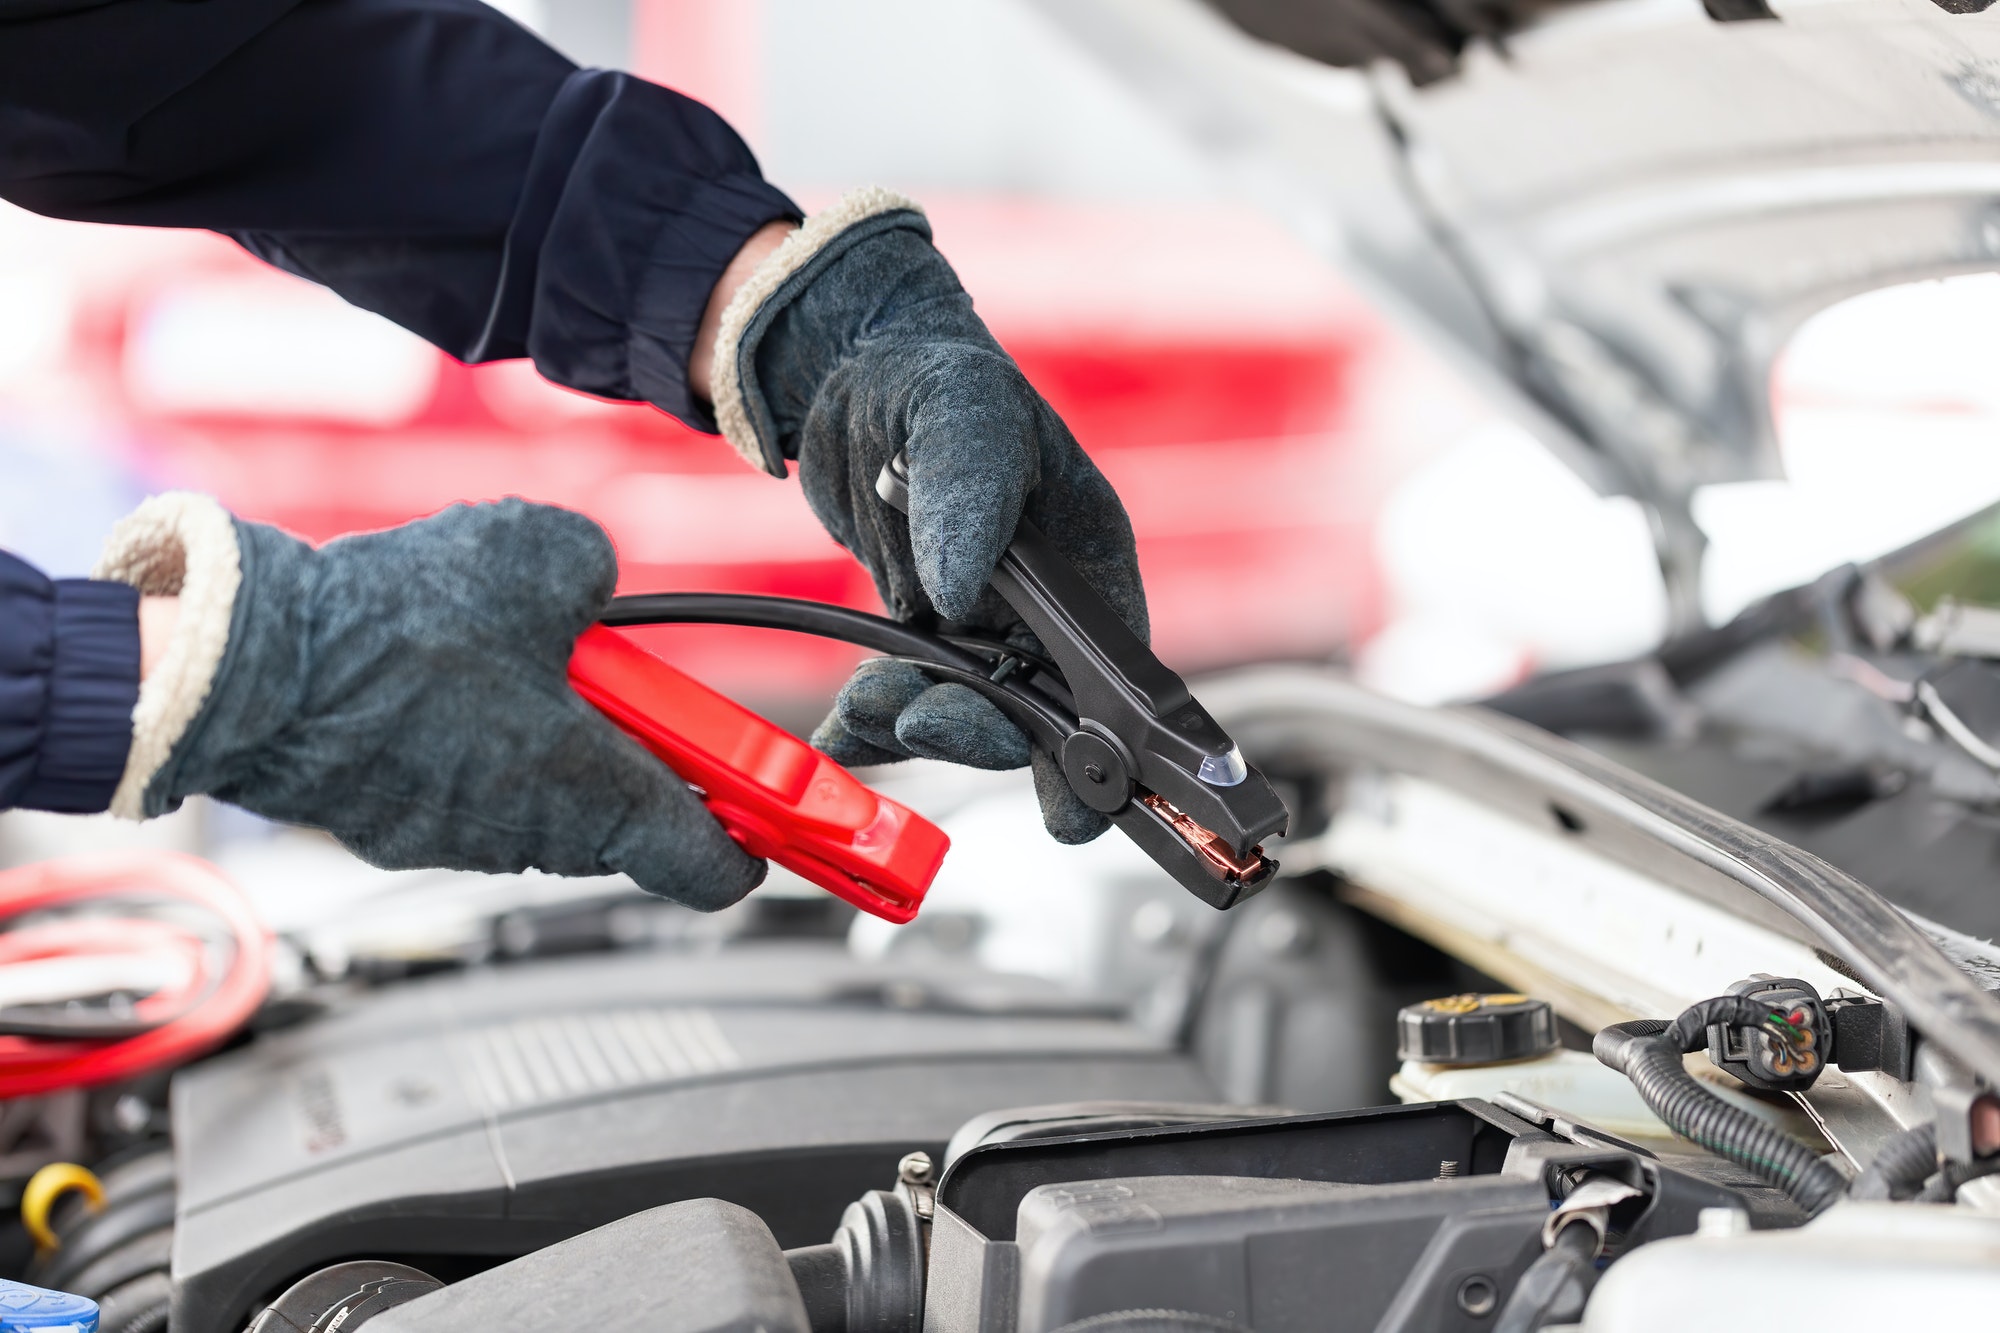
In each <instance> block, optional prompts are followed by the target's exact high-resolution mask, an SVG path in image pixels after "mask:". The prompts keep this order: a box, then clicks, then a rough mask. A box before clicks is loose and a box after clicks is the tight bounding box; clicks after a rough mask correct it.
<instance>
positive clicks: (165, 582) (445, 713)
mask: <svg viewBox="0 0 2000 1333" xmlns="http://www.w3.org/2000/svg"><path fill="white" fill-rule="evenodd" d="M617 572H618V566H617V559H616V557H615V556H614V554H613V553H612V549H611V543H610V541H609V540H608V539H607V538H606V537H605V535H604V533H603V531H602V530H600V529H599V528H598V526H597V525H596V524H595V523H592V522H591V521H590V520H589V519H587V518H585V517H583V516H582V515H581V514H574V513H570V512H568V511H567V510H562V509H554V508H550V507H548V506H546V505H534V504H527V503H525V502H523V501H520V500H506V501H502V502H501V503H499V504H482V505H455V506H453V507H452V508H450V509H447V510H445V511H444V512H443V513H440V514H436V515H433V516H432V517H430V518H426V519H422V520H420V521H418V522H415V523H409V524H406V525H404V526H402V527H399V528H393V529H391V530H389V531H387V532H377V533H371V534H367V535H364V536H358V537H344V538H341V539H340V540H338V541H334V542H329V543H328V544H327V545H326V546H324V547H322V548H320V549H318V550H314V549H313V548H312V547H310V546H308V545H306V544H305V543H304V542H301V541H298V540H296V539H295V538H292V537H288V536H286V535H285V534H284V533H282V532H280V531H278V530H277V529H276V528H270V527H264V526H262V525H260V524H255V523H245V522H242V521H240V520H237V519H233V518H231V516H230V515H229V514H228V513H226V512H225V511H224V510H223V509H222V508H221V507H220V506H219V505H217V504H216V503H215V502H214V501H212V500H209V499H207V498H205V497H202V496H193V495H185V494H179V495H167V496H160V497H157V498H155V499H153V500H149V501H147V502H146V503H145V504H144V505H142V506H140V508H139V509H138V510H137V511H136V512H135V513H134V514H133V515H132V516H131V517H130V518H127V519H126V520H125V521H124V522H123V523H122V524H120V526H119V528H118V530H117V531H116V532H114V534H113V536H112V538H111V542H110V545H109V547H108V548H107V551H106V555H105V558H104V560H103V561H102V562H100V565H99V577H102V578H115V579H120V580H122V581H124V582H127V583H131V584H133V585H135V586H137V587H138V588H139V590H140V591H141V592H142V593H155V594H163V595H164V594H174V595H178V596H179V597H180V599H181V619H180V623H179V625H178V626H177V627H176V629H175V631H174V635H173V638H172V640H171V641H170V643H169V645H168V649H167V653H166V656H165V658H164V659H163V661H162V662H161V663H160V665H159V666H158V667H156V668H155V670H154V673H153V675H152V676H150V677H148V679H147V681H146V683H145V685H144V686H143V687H142V688H141V691H140V698H139V704H138V707H137V709H136V710H135V712H134V716H133V722H134V727H133V730H134V739H133V747H132V753H131V756H130V759H129V760H128V762H127V766H126V773H125V779H124V782H123V783H122V784H121V786H120V788H119V790H118V793H117V795H116V796H115V797H114V798H113V802H112V808H113V809H114V810H116V811H118V812H119V813H122V814H126V815H129V816H132V817H135V818H139V817H149V816H153V815H158V814H162V813H165V812H166V811H169V810H173V809H175V808H177V807H178V806H179V805H180V803H181V802H182V800H184V799H185V798H186V797H188V796H191V795H195V794H197V793H201V794H206V795H210V796H214V797H216V798H217V799H219V800H224V801H228V802H230V803H231V804H233V805H240V806H242V807H243V808H244V809H246V810H251V811H255V812H256V813H257V814H260V815H264V816H266V817H267V818H270V819H276V820H282V821H284V822H286V823H291V824H307V825H312V826H315V827H318V828H323V829H325V830H327V831H328V832H329V833H331V834H333V836H334V837H336V838H338V839H339V840H340V841H341V843H342V844H344V845H345V846H346V847H347V848H348V849H349V850H351V851H353V852H354V853H355V854H356V855H358V856H360V857H361V858H362V859H364V860H366V861H369V862H371V863H372V864H375V865H378V866H384V867H387V868H391V869H412V868H417V867H432V866H437V867H446V868H450V869H455V870H483V871H517V870H526V869H529V868H531V867H532V868H536V869H540V870H546V871H550V872H552V873H554V874H558V875H607V874H614V873H619V872H623V873H625V874H628V875H630V876H631V877H632V878H633V879H634V880H636V881H637V882H638V883H639V885H640V886H641V887H642V888H645V889H648V890H650V891H651V892H653V893H657V894H660V895H662V896H663V897H668V898H673V899H675V900H677V901H680V902H683V903H686V904H688V905H689V906H691V907H697V908H702V909H704V910H711V909H714V908H719V907H725V906H727V905H729V904H730V903H733V902H735V901H736V900H737V899H739V898H741V897H742V896H743V895H744V894H746V893H748V892H749V891H750V890H751V889H752V888H754V887H755V886H756V885H757V883H758V882H759V881H760V880H761V879H762V878H763V875H764V865H763V863H762V862H761V861H756V860H753V859H752V858H751V857H749V856H747V855H745V854H744V852H743V851H742V849H741V848H739V847H738V846H737V845H736V844H735V843H734V842H733V841H731V839H730V838H729V835H728V834H726V833H724V832H723V831H722V829H721V827H720V826H719V825H717V824H716V823H715V821H714V820H713V819H711V818H710V817H709V815H708V812H707V811H706V810H704V809H703V808H702V806H701V803H700V802H699V801H698V800H697V799H696V798H695V796H694V794H693V793H692V792H690V791H689V790H688V788H687V785H686V784H685V783H683V782H682V781H681V780H680V779H679V778H678V777H676V776H675V775H674V774H673V772H672V771H670V770H669V769H667V768H666V767H665V766H664V765H662V764H661V763H660V762H659V761H658V760H657V759H655V758H654V757H653V756H651V755H650V754H648V753H646V752H645V751H644V750H642V749H641V748H640V747H639V746H638V745H637V744H636V743H634V742H633V741H631V740H629V739H627V738H626V737H625V736H624V734H623V733H621V732H619V731H618V730H617V728H615V727H614V726H612V724H611V723H610V722H608V721H606V720H605V719H604V718H603V717H602V716H601V715H600V714H599V713H598V712H597V711H596V710H595V709H593V708H591V707H590V705H588V704H586V703H584V702H583V700H582V699H580V698H578V697H577V695H576V694H575V692H574V691H572V690H571V689H570V687H569V683H568V673H567V667H568V662H569V657H570V653H571V650H572V648H573V647H574V645H575V642H576V637H577V635H578V634H580V633H582V632H583V630H584V629H585V628H586V627H588V626H589V625H590V624H591V622H592V621H594V620H595V619H596V618H597V617H598V615H599V614H601V613H602V612H603V610H604V608H605V606H606V605H607V604H608V603H609V601H610V599H611V592H612V586H613V584H614V583H615V581H616V578H617Z"/></svg>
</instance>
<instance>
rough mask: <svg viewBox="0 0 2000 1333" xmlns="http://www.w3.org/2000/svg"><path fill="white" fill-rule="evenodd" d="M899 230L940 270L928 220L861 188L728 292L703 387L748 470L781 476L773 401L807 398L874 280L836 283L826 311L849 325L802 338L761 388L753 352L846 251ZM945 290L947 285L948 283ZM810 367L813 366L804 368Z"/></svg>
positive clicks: (872, 301)
mask: <svg viewBox="0 0 2000 1333" xmlns="http://www.w3.org/2000/svg"><path fill="white" fill-rule="evenodd" d="M905 229H907V230H908V231H910V232H911V233H913V234H914V235H915V236H916V237H919V238H921V244H922V246H923V249H924V250H925V252H926V253H927V254H928V255H929V256H930V258H931V259H932V260H933V261H935V262H936V263H937V264H938V265H939V266H940V267H943V268H944V270H945V272H946V273H947V274H948V273H949V266H946V265H944V263H943V260H942V258H941V257H939V256H938V255H937V252H936V251H935V250H932V249H931V248H930V236H931V232H930V224H929V222H928V221H926V220H925V218H924V214H923V209H922V208H921V207H920V206H919V205H918V204H917V203H915V202H914V201H913V200H910V199H907V198H905V197H904V196H902V195H899V194H896V193H894V192H893V191H889V190H884V189H879V188H869V189H863V190H855V191H852V192H851V193H849V194H847V195H846V196H844V197H843V198H842V199H841V200H840V202H839V203H837V204H835V205H834V206H833V207H831V208H827V209H823V210H821V211H820V212H818V213H815V214H813V215H812V216H811V217H809V218H807V219H806V220H805V222H804V223H803V224H801V225H800V226H799V227H797V228H796V229H794V230H792V231H790V232H788V233H786V235H785V236H784V238H783V243H782V244H781V245H779V246H778V247H777V248H776V249H774V250H772V251H771V252H770V253H769V254H767V255H765V256H764V257H763V259H762V260H761V262H759V263H758V264H756V265H755V266H754V268H753V269H752V271H751V273H750V275H749V277H748V278H747V279H746V280H745V281H743V282H742V283H741V284H739V285H738V286H737V287H736V289H735V291H734V293H733V294H732V295H731V296H730V299H729V301H728V302H727V303H726V305H725V306H724V308H723V310H722V315H721V321H720V324H719V327H718V328H717V331H716V334H715V339H714V342H713V346H712V353H713V358H714V359H713V361H712V362H711V363H710V375H709V382H708V388H709V392H710V394H711V395H712V397H711V401H712V403H713V405H714V408H715V419H716V424H717V425H718V426H719V427H720V428H721V430H722V434H723V437H724V438H725V439H727V440H728V441H729V444H730V446H731V447H732V448H734V449H735V450H736V452H737V453H738V454H739V455H741V456H742V458H743V460H744V461H745V462H747V463H749V464H750V465H751V466H752V467H759V468H762V469H763V470H764V471H766V472H769V473H770V474H771V475H773V476H777V477H782V476H784V475H785V473H786V471H787V468H786V460H787V458H788V456H789V454H788V451H787V449H786V446H785V443H784V440H783V439H782V438H781V436H782V435H783V434H784V433H785V432H784V428H783V427H784V423H781V422H780V421H778V420H776V419H775V416H776V415H777V409H778V408H779V406H780V402H779V400H780V399H782V398H785V397H788V396H789V397H790V398H792V399H793V400H795V401H794V403H793V406H794V407H797V406H798V400H802V399H807V398H810V397H811V396H812V395H813V393H814V392H815V389H814V387H813V386H814V384H815V383H816V376H815V373H814V372H817V371H824V370H826V369H828V368H830V367H829V366H828V365H827V364H825V363H826V362H827V361H828V360H829V359H838V358H839V357H840V356H841V355H844V352H845V349H844V347H843V346H841V345H840V344H842V343H845V342H847V341H850V340H851V339H852V337H854V336H858V334H859V332H860V326H861V324H862V323H864V322H865V319H866V317H867V312H868V311H869V310H872V309H874V308H875V306H876V304H877V303H878V302H879V298H880V296H881V295H882V292H881V290H880V288H881V287H882V284H883V275H882V274H880V273H879V272H878V273H871V274H868V275H867V276H865V277H863V278H861V279H859V280H857V281H851V282H848V283H845V284H836V286H837V287H838V292H837V295H836V296H835V297H834V298H833V299H832V305H833V306H835V307H836V308H837V309H838V310H844V311H845V312H846V313H847V314H848V315H851V316H853V318H851V319H849V320H848V321H846V322H847V323H848V324H850V325H852V326H853V327H851V328H848V329H847V330H846V332H845V333H838V332H833V331H832V330H828V331H827V332H831V333H832V337H831V338H830V339H829V338H827V337H822V338H818V339H813V340H807V345H804V346H799V347H795V349H794V350H796V351H798V352H799V353H800V355H798V356H791V357H783V358H780V360H781V361H784V362H787V363H788V364H781V365H777V366H774V367H770V368H769V370H770V374H771V378H772V383H771V384H769V385H765V384H763V383H761V382H760V374H759V370H760V362H759V359H758V356H759V352H758V349H759V346H760V345H761V344H762V343H763V341H764V338H765V335H766V334H768V333H771V331H772V327H773V325H774V324H775V323H776V322H777V321H778V320H779V319H780V317H781V316H782V315H783V314H784V313H785V312H786V310H787V309H789V308H790V307H791V306H792V305H793V304H795V303H796V302H797V301H798V300H799V299H800V298H801V297H802V296H803V295H804V293H805V292H806V291H807V290H808V289H812V288H814V287H815V284H816V283H817V282H818V280H819V279H820V278H821V277H822V276H823V275H825V274H826V272H827V270H828V269H829V268H830V267H832V266H833V265H835V264H836V263H838V262H840V261H841V259H842V258H843V257H844V256H845V255H847V254H848V252H849V251H850V250H852V249H854V248H855V247H857V246H859V245H861V244H863V243H865V242H869V241H872V240H874V239H875V238H877V237H879V236H881V235H882V234H883V233H884V232H887V231H897V230H905ZM953 285H954V288H955V287H956V280H955V279H953ZM822 304H825V303H824V302H823V303H822ZM841 324H842V320H841V319H840V318H838V317H836V318H834V320H833V325H834V326H839V325H841ZM814 362H819V363H821V364H817V365H815V364H811V363H814ZM767 390H768V391H769V392H767ZM786 390H789V393H787V392H786ZM794 415H796V414H794ZM792 424H793V425H796V423H795V422H794V423H792Z"/></svg>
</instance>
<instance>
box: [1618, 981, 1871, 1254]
mask: <svg viewBox="0 0 2000 1333" xmlns="http://www.w3.org/2000/svg"><path fill="white" fill-rule="evenodd" d="M1814 998H1815V1003H1817V997H1816V996H1815V997H1814ZM1798 1012H1799V1011H1798V1009H1797V1008H1796V1007H1779V1006H1774V1005H1773V1004H1771V1003H1770V1002H1768V1000H1766V999H1765V998H1763V997H1762V996H1761V995H1759V994H1754V993H1753V994H1747V995H1719V996H1717V997H1715V998H1714V999H1712V1000H1703V1001H1702V1002H1701V1003H1699V1004H1697V1005H1694V1006H1692V1007H1690V1008H1689V1009H1688V1010H1687V1011H1686V1012H1684V1013H1683V1014H1681V1016H1680V1017H1679V1018H1676V1019H1675V1020H1674V1021H1673V1022H1671V1023H1666V1022H1662V1021H1660V1020H1659V1019H1641V1020H1639V1021H1637V1022H1632V1023H1618V1024H1614V1025H1613V1026H1611V1027H1608V1028H1605V1029H1604V1030H1603V1031H1601V1032H1599V1033H1598V1034H1597V1037H1596V1040H1595V1041H1594V1042H1593V1043H1592V1050H1593V1051H1594V1052H1595V1053H1596V1055H1597V1058H1598V1059H1599V1060H1601V1061H1603V1062H1604V1063H1605V1064H1607V1065H1609V1066H1610V1067H1611V1068H1613V1069H1616V1070H1618V1071H1619V1072H1620V1073H1622V1074H1624V1075H1625V1076H1626V1077H1627V1078H1629V1079H1631V1080H1632V1084H1633V1086H1634V1087H1635V1088H1637V1089H1638V1091H1639V1096H1640V1097H1641V1098H1643V1099H1644V1100H1645V1103H1646V1105H1647V1106H1648V1107H1650V1108H1652V1111H1653V1114H1654V1115H1657V1116H1658V1117H1659V1118H1660V1119H1661V1120H1662V1121H1664V1122H1665V1123H1666V1125H1667V1127H1668V1128H1669V1129H1672V1130H1673V1131H1674V1133H1676V1134H1679V1135H1680V1136H1681V1137H1683V1138H1686V1139H1690V1140H1692V1141H1693V1142H1695V1143H1698V1144H1700V1145H1701V1146H1702V1147H1704V1148H1707V1149H1708V1150H1709V1151H1710V1152H1713V1153H1715V1154H1716V1155H1718V1156H1720V1157H1725V1158H1728V1159H1729V1160H1730V1161H1732V1162H1735V1163H1736V1164H1737V1165H1739V1166H1742V1167H1744V1168H1746V1169H1748V1170H1750V1171H1752V1172H1755V1173H1756V1174H1757V1175H1759V1176H1761V1177H1763V1178H1764V1179H1766V1180H1768V1181H1770V1182H1771V1183H1772V1184H1774V1185H1776V1186H1777V1187H1778V1188H1780V1189H1782V1190H1784V1191H1785V1193H1786V1194H1788V1195H1790V1196H1791V1197H1792V1199H1793V1200H1794V1201H1796V1202H1797V1203H1798V1205H1799V1206H1800V1207H1801V1208H1803V1209H1805V1211H1806V1212H1807V1213H1809V1214H1817V1213H1820V1212H1822V1211H1823V1210H1825V1209H1826V1208H1827V1207H1828V1206H1830V1205H1831V1204H1832V1203H1834V1202H1835V1201H1836V1200H1838V1199H1840V1198H1841V1197H1843V1196H1844V1195H1845V1194H1846V1193H1847V1183H1848V1182H1847V1177H1846V1176H1845V1175H1844V1174H1842V1172H1841V1171H1840V1170H1839V1169H1838V1168H1837V1167H1835V1166H1834V1165H1833V1163H1831V1162H1829V1161H1827V1160H1825V1159H1824V1158H1822V1157H1821V1156H1820V1155H1819V1154H1817V1153H1815V1152H1814V1151H1813V1150H1812V1149H1810V1148H1808V1147H1806V1146H1805V1145H1804V1144H1802V1143H1800V1142H1798V1141H1797V1140H1795V1139H1793V1138H1792V1137H1791V1136H1790V1135H1788V1134H1786V1133H1785V1132H1784V1131H1782V1130H1780V1129H1778V1128H1776V1127H1775V1126H1772V1125H1770V1124H1767V1123H1765V1122H1764V1121H1763V1120H1760V1119H1759V1118H1758V1117H1756V1116H1755V1115H1752V1114H1751V1113H1750V1112H1748V1111H1745V1110H1743V1109H1742V1108H1740V1107H1737V1106H1732V1105H1730V1104H1729V1103H1728V1102H1726V1101H1724V1100H1722V1098H1720V1097H1718V1096H1716V1095H1715V1094H1714V1093H1713V1092H1710V1091H1709V1090H1708V1089H1707V1088H1704V1087H1703V1086H1702V1085H1701V1084H1700V1083H1699V1082H1698V1081H1696V1079H1695V1078H1694V1076H1693V1075H1692V1074H1689V1073H1688V1072H1687V1069H1686V1067H1685V1066H1684V1065H1683V1064H1682V1062H1681V1060H1682V1057H1683V1056H1685V1055H1688V1054H1690V1053H1691V1052H1694V1051H1698V1050H1702V1049H1704V1048H1706V1047H1708V1046H1709V1045H1710V1034H1711V1029H1713V1028H1716V1027H1718V1026H1719V1027H1721V1028H1722V1029H1724V1033H1725V1034H1727V1035H1726V1036H1725V1037H1724V1040H1723V1047H1724V1049H1731V1043H1732V1042H1733V1048H1734V1049H1739V1050H1749V1049H1753V1048H1754V1049H1755V1050H1756V1051H1758V1052H1759V1053H1760V1054H1759V1055H1758V1057H1757V1063H1758V1064H1759V1065H1760V1066H1763V1067H1766V1068H1768V1069H1769V1070H1770V1072H1771V1073H1773V1074H1776V1073H1777V1071H1778V1070H1780V1069H1783V1070H1785V1071H1786V1072H1785V1073H1784V1074H1783V1075H1781V1076H1780V1077H1783V1078H1784V1079H1785V1080H1786V1081H1787V1082H1790V1083H1791V1084H1793V1085H1794V1086H1797V1085H1798V1083H1799V1081H1800V1080H1799V1079H1798V1077H1797V1076H1798V1074H1799V1072H1800V1070H1801V1067H1802V1066H1804V1067H1806V1068H1808V1069H1809V1070H1810V1071H1811V1072H1813V1073H1814V1074H1816V1073H1817V1071H1818V1069H1820V1068H1822V1067H1823V1066H1824V1063H1825V1060H1826V1058H1827V1057H1826V1053H1825V1042H1824V1041H1823V1039H1822V1037H1821V1035H1820V1034H1819V1033H1818V1032H1815V1031H1814V1030H1813V1028H1812V1026H1811V1024H1810V1023H1802V1022H1799V1021H1795V1019H1794V1015H1795V1014H1798ZM1803 1017H1806V1018H1810V1015H1804V1016H1803ZM1820 1021H1821V1022H1822V1023H1823V1022H1824V1019H1823V1016H1822V1018H1821V1020H1820ZM1808 1036H1810V1037H1811V1041H1810V1042H1808V1041H1807V1040H1806V1038H1807V1037H1808ZM1808 1057H1810V1059H1809V1060H1808ZM1803 1081H1804V1082H1810V1081H1811V1080H1810V1079H1805V1080H1803Z"/></svg>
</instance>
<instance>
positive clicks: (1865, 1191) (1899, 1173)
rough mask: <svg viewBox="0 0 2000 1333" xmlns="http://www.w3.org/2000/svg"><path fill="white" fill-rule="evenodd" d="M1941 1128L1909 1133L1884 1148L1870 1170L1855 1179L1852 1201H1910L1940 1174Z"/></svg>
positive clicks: (1922, 1127)
mask: <svg viewBox="0 0 2000 1333" xmlns="http://www.w3.org/2000/svg"><path fill="white" fill-rule="evenodd" d="M1937 1169H1938V1160H1937V1126H1936V1125H1918V1126H1917V1127H1916V1128H1915V1129H1906V1130H1904V1131H1903V1132H1902V1133H1900V1134H1898V1135H1896V1136H1895V1137H1894V1138H1892V1139H1890V1140H1889V1141H1888V1142H1887V1143H1885V1144H1883V1145H1882V1149H1881V1151H1880V1152H1877V1153H1876V1154H1875V1160H1874V1161H1872V1162H1870V1163H1869V1164H1868V1169H1867V1170H1866V1171H1863V1172H1862V1173H1861V1174H1860V1175H1859V1176H1856V1177H1855V1179H1854V1186H1853V1188H1852V1189H1850V1190H1848V1192H1847V1197H1848V1198H1850V1199H1897V1200H1901V1199H1908V1198H1910V1197H1912V1196H1913V1195H1915V1194H1916V1193H1917V1192H1918V1191H1919V1190H1921V1189H1923V1187H1924V1182H1925V1181H1926V1180H1928V1179H1930V1178H1931V1176H1933V1175H1935V1174H1937Z"/></svg>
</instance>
